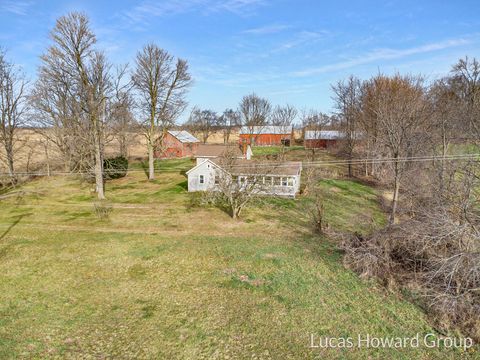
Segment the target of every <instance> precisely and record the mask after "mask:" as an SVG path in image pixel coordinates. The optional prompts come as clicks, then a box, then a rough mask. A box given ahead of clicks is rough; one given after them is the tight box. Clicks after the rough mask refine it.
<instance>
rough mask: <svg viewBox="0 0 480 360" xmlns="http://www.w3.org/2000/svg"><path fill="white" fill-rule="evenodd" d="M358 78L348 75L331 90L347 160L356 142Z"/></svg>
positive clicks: (351, 155)
mask: <svg viewBox="0 0 480 360" xmlns="http://www.w3.org/2000/svg"><path fill="white" fill-rule="evenodd" d="M360 84H361V83H360V80H358V79H357V78H355V77H353V76H350V77H349V78H348V79H347V80H346V81H339V82H337V83H336V84H335V85H334V86H332V90H333V92H334V94H335V95H334V98H333V99H334V101H335V106H336V108H337V115H338V117H339V118H340V123H341V130H342V133H343V145H344V146H343V147H344V151H345V154H346V156H347V158H348V159H349V160H352V159H353V154H354V151H355V146H356V144H357V142H358V118H359V112H360ZM352 175H353V173H352V163H351V162H349V163H348V176H350V177H351V176H352Z"/></svg>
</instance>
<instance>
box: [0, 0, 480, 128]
mask: <svg viewBox="0 0 480 360" xmlns="http://www.w3.org/2000/svg"><path fill="white" fill-rule="evenodd" d="M74 10H76V11H83V12H85V13H87V14H88V15H89V16H90V18H91V22H92V27H93V29H94V31H95V32H96V35H97V38H98V46H99V48H102V49H104V50H105V51H106V53H107V54H108V56H109V58H110V60H111V61H112V62H113V63H126V62H129V63H130V64H132V63H133V59H134V56H135V53H136V52H137V51H138V49H139V48H141V46H142V45H143V44H146V43H148V42H155V43H157V44H158V45H159V46H160V47H162V48H164V49H166V50H168V51H169V52H170V53H171V54H173V55H175V56H179V57H182V58H185V59H187V60H188V61H189V63H190V66H191V72H192V75H193V77H194V80H195V82H194V85H193V87H192V89H191V91H190V93H189V96H188V99H189V103H190V105H192V106H193V105H198V106H200V107H202V108H209V109H213V110H216V111H222V110H223V109H224V108H227V107H232V108H235V107H236V106H237V104H238V102H239V100H240V99H241V97H242V96H243V95H245V94H248V93H250V92H252V91H255V92H256V93H257V94H259V95H261V96H264V97H267V98H269V99H270V100H271V101H272V103H274V104H284V103H289V104H292V105H294V106H297V107H298V108H315V109H318V110H321V111H324V112H330V111H331V110H332V100H331V95H332V92H331V90H330V85H331V84H332V83H333V82H335V81H337V80H339V79H343V78H345V77H347V76H348V75H350V74H354V75H357V76H359V77H360V78H367V77H369V76H371V75H373V74H376V73H378V72H379V71H381V72H385V73H393V72H395V71H399V72H402V73H421V74H423V75H425V76H427V77H428V78H429V79H435V78H437V77H439V76H441V75H442V74H446V73H447V72H448V71H449V70H450V67H451V65H452V64H453V63H455V62H456V60H457V59H458V58H460V57H464V56H465V55H468V56H471V57H477V58H480V17H479V16H478V15H479V14H480V1H478V0H476V1H470V0H468V1H467V0H463V1H461V0H460V1H453V0H452V1H441V0H437V1H433V0H430V1H422V0H416V1H410V0H403V1H353V0H351V1H344V0H337V1H322V0H319V1H313V0H310V1H307V0H296V1H293V0H276V1H274V0H211V1H209V0H163V1H149V0H148V1H125V0H118V1H100V0H97V1H91V0H84V1H68V0H63V1H38V0H17V1H15V0H0V46H2V47H4V48H6V49H7V51H8V56H9V58H10V59H11V60H12V61H14V62H16V63H18V64H21V65H22V66H23V67H24V70H25V72H26V73H27V75H28V76H29V77H30V78H31V79H35V73H36V68H37V66H38V64H39V56H40V54H41V53H42V52H43V51H44V50H45V48H46V47H47V45H48V43H49V39H48V34H49V31H50V30H51V28H52V27H53V25H54V23H55V19H56V18H57V17H58V16H61V15H63V14H65V13H67V12H69V11H74ZM185 117H186V114H184V115H183V116H182V119H181V120H183V119H184V118H185Z"/></svg>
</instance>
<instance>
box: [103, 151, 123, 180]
mask: <svg viewBox="0 0 480 360" xmlns="http://www.w3.org/2000/svg"><path fill="white" fill-rule="evenodd" d="M103 171H104V177H105V179H107V180H110V179H119V178H122V177H125V176H126V175H127V171H128V159H127V158H125V157H123V156H117V157H114V158H111V159H105V160H103Z"/></svg>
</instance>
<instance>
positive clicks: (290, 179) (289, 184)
mask: <svg viewBox="0 0 480 360" xmlns="http://www.w3.org/2000/svg"><path fill="white" fill-rule="evenodd" d="M288 186H293V178H292V177H289V178H288Z"/></svg>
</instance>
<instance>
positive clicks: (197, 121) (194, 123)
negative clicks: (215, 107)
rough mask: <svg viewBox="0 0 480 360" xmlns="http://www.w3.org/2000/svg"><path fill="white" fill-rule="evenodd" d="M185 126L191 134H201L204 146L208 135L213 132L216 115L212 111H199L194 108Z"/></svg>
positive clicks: (215, 124) (216, 122) (216, 120)
mask: <svg viewBox="0 0 480 360" xmlns="http://www.w3.org/2000/svg"><path fill="white" fill-rule="evenodd" d="M185 125H186V126H187V128H188V129H190V130H191V131H192V132H193V133H195V134H201V137H202V142H203V143H204V144H205V143H206V142H207V140H208V138H209V137H210V135H212V134H213V133H214V132H215V129H216V127H217V125H218V115H217V114H216V113H215V112H214V111H212V110H200V109H199V108H197V107H194V108H193V110H192V112H191V114H190V118H189V119H188V121H187V123H186V124H185Z"/></svg>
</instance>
